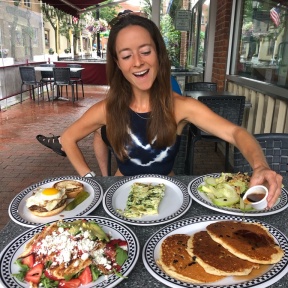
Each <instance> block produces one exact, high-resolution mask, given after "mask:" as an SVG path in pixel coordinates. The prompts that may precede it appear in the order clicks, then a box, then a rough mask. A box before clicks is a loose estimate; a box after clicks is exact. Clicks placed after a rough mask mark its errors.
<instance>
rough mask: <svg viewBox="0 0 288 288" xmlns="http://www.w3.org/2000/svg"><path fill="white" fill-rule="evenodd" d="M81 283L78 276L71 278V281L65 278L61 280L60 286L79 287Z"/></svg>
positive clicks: (65, 287) (67, 287)
mask: <svg viewBox="0 0 288 288" xmlns="http://www.w3.org/2000/svg"><path fill="white" fill-rule="evenodd" d="M80 284H81V281H80V280H79V279H78V278H76V279H71V280H69V281H65V280H60V281H59V284H58V287H61V288H62V287H63V288H78V287H79V286H80Z"/></svg>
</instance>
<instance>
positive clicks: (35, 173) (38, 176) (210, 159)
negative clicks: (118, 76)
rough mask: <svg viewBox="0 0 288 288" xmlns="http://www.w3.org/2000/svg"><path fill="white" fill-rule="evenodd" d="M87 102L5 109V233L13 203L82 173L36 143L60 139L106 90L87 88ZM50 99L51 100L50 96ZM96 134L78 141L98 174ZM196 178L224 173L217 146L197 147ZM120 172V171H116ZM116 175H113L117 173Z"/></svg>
mask: <svg viewBox="0 0 288 288" xmlns="http://www.w3.org/2000/svg"><path fill="white" fill-rule="evenodd" d="M84 91H85V98H82V95H81V93H79V101H77V102H75V103H74V104H73V103H72V102H71V101H54V102H46V101H45V102H44V101H43V100H42V99H41V100H40V104H39V105H38V104H37V101H36V102H34V101H32V100H26V101H24V102H23V103H22V104H16V105H14V106H12V107H10V108H8V109H7V110H2V111H0V123H1V125H0V169H1V170H0V171H1V172H0V183H1V185H0V202H1V203H0V213H1V218H0V229H2V228H3V227H4V226H5V225H6V223H7V222H8V221H9V219H10V218H9V215H8V207H9V204H10V202H11V201H12V199H13V198H14V197H15V196H16V195H17V193H19V192H21V191H22V190H24V189H25V188H27V187H28V186H30V185H32V184H34V183H37V182H39V181H42V180H44V179H45V178H50V177H58V176H63V175H77V173H76V171H75V170H74V168H73V167H72V166H71V165H70V162H69V161H68V160H67V158H66V157H62V156H59V155H57V154H56V153H54V152H53V151H52V150H50V149H48V148H46V147H44V146H43V145H41V144H40V143H39V142H38V141H37V140H36V138H35V137H36V135H38V134H43V135H48V134H49V133H53V134H54V135H59V134H61V133H62V132H63V130H64V129H65V128H66V127H67V126H69V124H71V123H72V122H74V121H75V120H76V119H78V118H79V117H80V116H81V115H82V114H83V113H84V112H85V111H86V110H87V109H88V108H89V107H90V106H91V105H93V104H94V103H96V102H98V101H100V100H101V99H103V97H105V92H106V91H107V87H106V86H85V87H84ZM45 99H46V97H45ZM92 140H93V138H92V135H90V136H88V137H87V138H85V139H83V140H82V141H80V142H79V145H80V147H81V149H82V151H83V153H84V155H85V158H86V160H87V162H88V165H89V166H90V167H91V169H92V170H93V171H95V172H96V174H97V175H100V170H99V167H98V164H97V162H96V159H95V156H94V152H93V148H92ZM195 163H196V165H195V174H196V175H203V174H206V173H211V172H219V171H220V172H221V171H223V169H224V158H223V156H222V155H220V154H218V153H215V152H214V143H210V142H201V141H199V143H197V147H196V160H195ZM114 170H115V167H114ZM112 172H113V171H112Z"/></svg>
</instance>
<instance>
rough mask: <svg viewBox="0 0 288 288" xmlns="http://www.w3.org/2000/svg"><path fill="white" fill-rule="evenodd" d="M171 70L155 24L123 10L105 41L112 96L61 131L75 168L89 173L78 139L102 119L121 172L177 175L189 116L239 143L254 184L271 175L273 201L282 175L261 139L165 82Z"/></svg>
mask: <svg viewBox="0 0 288 288" xmlns="http://www.w3.org/2000/svg"><path fill="white" fill-rule="evenodd" d="M169 71H170V62H169V59H168V55H167V52H166V47H165V44H164V41H163V39H162V36H161V34H160V32H159V30H158V28H157V26H156V25H155V24H154V23H153V22H152V21H150V20H148V19H146V18H143V17H140V16H137V15H133V14H130V15H127V16H125V17H120V18H119V19H118V22H117V23H116V24H114V26H113V27H112V29H111V31H110V36H109V40H108V44H107V78H108V84H109V85H110V89H109V92H108V95H107V98H106V99H105V100H103V101H101V102H98V103H97V104H95V105H93V106H92V107H91V108H90V109H89V110H88V111H87V112H86V113H85V114H84V115H83V116H82V117H81V118H80V119H79V120H77V121H76V122H75V123H74V124H72V125H71V126H70V127H69V128H68V129H67V130H66V131H65V132H64V133H63V135H61V144H62V146H63V149H64V150H65V153H66V154H67V156H68V158H69V160H70V162H71V163H72V165H73V166H74V167H75V169H76V170H77V172H78V173H79V174H80V175H81V176H85V175H87V174H89V173H90V169H89V167H88V165H87V163H86V162H85V159H84V157H83V154H82V153H81V151H80V149H79V147H78V146H77V142H78V141H80V140H81V139H83V138H84V137H86V136H87V135H89V134H90V133H92V132H94V131H96V130H97V129H99V127H101V126H104V125H105V126H106V136H107V140H108V139H109V143H110V145H111V147H113V150H114V154H115V155H116V156H117V163H118V167H119V168H118V170H117V172H116V175H117V176H121V175H136V174H145V173H157V174H165V175H172V174H173V172H172V167H173V163H174V159H175V156H176V154H177V151H178V148H179V147H178V146H179V136H178V135H180V134H181V131H182V129H183V127H184V126H185V124H186V123H187V122H191V123H193V124H195V125H197V126H198V127H199V128H201V129H202V130H204V131H206V132H208V133H210V134H214V135H215V136H217V137H219V138H222V139H223V140H225V141H228V142H230V143H231V144H233V145H235V146H236V147H238V148H239V150H240V151H241V152H242V153H243V155H244V157H245V158H246V159H247V160H248V162H249V163H250V165H251V166H252V168H253V170H254V172H253V176H252V178H251V185H252V186H253V185H256V184H263V183H264V182H265V181H267V182H268V185H269V198H268V202H269V204H268V206H269V207H271V206H272V205H273V204H274V203H275V201H276V200H277V198H278V197H279V195H280V193H281V185H282V177H281V176H280V175H278V174H276V173H275V172H274V171H272V170H271V169H270V168H269V166H268V164H267V162H266V160H265V157H264V155H263V153H262V150H261V148H260V146H259V145H258V143H257V141H256V140H255V139H254V138H253V137H252V136H251V135H250V134H249V133H248V132H247V131H246V130H245V129H243V128H241V127H239V126H236V125H234V124H232V123H230V122H229V121H227V120H225V119H223V118H221V117H220V116H218V115H217V114H215V113H213V112H212V111H211V110H210V109H209V108H207V107H206V106H205V105H203V104H202V103H200V102H199V101H197V100H195V99H193V98H189V97H181V96H180V95H178V94H176V93H174V92H172V90H171V85H170V84H169V85H167V83H170V73H169ZM104 136H105V134H104ZM104 138H105V137H104ZM243 140H244V141H243Z"/></svg>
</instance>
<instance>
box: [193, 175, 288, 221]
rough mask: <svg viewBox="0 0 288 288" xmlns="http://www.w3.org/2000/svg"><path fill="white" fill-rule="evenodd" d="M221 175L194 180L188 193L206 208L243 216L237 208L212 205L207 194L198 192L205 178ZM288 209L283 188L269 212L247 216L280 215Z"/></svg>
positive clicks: (286, 194) (259, 212)
mask: <svg viewBox="0 0 288 288" xmlns="http://www.w3.org/2000/svg"><path fill="white" fill-rule="evenodd" d="M220 176H221V174H220V173H213V174H207V175H203V176H200V177H197V178H195V179H194V180H192V181H191V182H190V183H189V185H188V193H189V194H190V196H191V197H192V198H193V200H195V201H196V202H198V203H199V204H201V205H202V206H205V207H207V208H209V209H212V210H215V211H218V212H222V213H226V214H230V215H239V216H240V215H241V216H243V214H244V212H243V211H241V210H240V209H236V208H229V207H219V206H217V205H215V204H213V203H212V201H211V200H210V199H209V197H208V196H206V194H205V193H203V192H200V191H198V187H199V186H200V185H201V184H203V183H204V178H206V177H214V178H218V177H220ZM287 207H288V192H287V191H286V190H285V189H284V188H282V193H281V197H280V199H279V200H278V201H277V202H276V204H275V205H274V206H273V207H272V208H271V209H269V210H252V211H245V216H253V217H254V216H267V215H272V214H276V213H279V212H281V211H283V210H285V209H286V208H287Z"/></svg>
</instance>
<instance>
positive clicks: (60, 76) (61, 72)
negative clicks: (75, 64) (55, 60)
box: [53, 67, 76, 103]
mask: <svg viewBox="0 0 288 288" xmlns="http://www.w3.org/2000/svg"><path fill="white" fill-rule="evenodd" d="M53 78H54V82H53V88H54V86H56V87H57V89H56V91H57V96H56V99H59V97H61V96H62V87H63V86H65V87H66V93H67V87H68V86H71V90H72V101H73V103H74V102H75V93H74V85H76V84H75V82H73V81H71V77H70V68H68V67H54V68H53ZM60 87H61V89H59V88H60ZM67 99H68V94H67Z"/></svg>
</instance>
